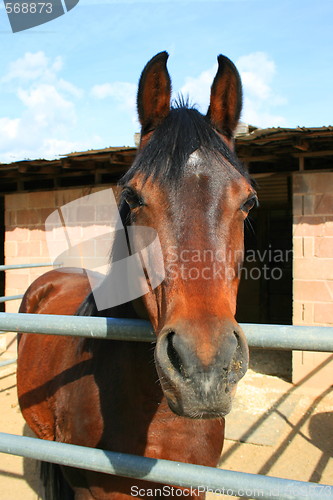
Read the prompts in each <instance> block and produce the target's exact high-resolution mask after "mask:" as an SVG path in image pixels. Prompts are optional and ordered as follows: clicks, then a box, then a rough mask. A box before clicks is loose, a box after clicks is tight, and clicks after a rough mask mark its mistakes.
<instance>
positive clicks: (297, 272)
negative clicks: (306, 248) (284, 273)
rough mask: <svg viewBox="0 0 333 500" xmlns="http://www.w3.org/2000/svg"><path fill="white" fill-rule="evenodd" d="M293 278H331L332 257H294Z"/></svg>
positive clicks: (332, 273) (332, 269) (332, 274)
mask: <svg viewBox="0 0 333 500" xmlns="http://www.w3.org/2000/svg"><path fill="white" fill-rule="evenodd" d="M293 274H294V279H303V280H308V281H310V280H332V279H333V259H318V258H312V259H311V258H305V257H304V258H303V259H297V258H296V259H294V269H293Z"/></svg>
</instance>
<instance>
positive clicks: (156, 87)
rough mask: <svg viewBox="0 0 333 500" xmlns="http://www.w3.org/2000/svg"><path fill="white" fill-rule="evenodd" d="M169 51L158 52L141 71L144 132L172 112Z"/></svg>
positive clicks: (140, 105) (140, 107)
mask: <svg viewBox="0 0 333 500" xmlns="http://www.w3.org/2000/svg"><path fill="white" fill-rule="evenodd" d="M168 57H169V55H168V53H167V52H160V53H159V54H156V56H154V57H153V58H152V59H151V60H150V61H149V62H148V63H147V64H146V66H145V68H144V70H143V71H142V73H141V77H140V81H139V89H138V96H137V107H138V115H139V120H140V123H141V126H142V134H145V133H148V132H150V131H152V130H154V129H155V128H156V127H157V125H159V124H160V123H161V122H162V121H163V119H164V118H166V116H167V115H168V114H169V112H170V97H171V80H170V76H169V73H168V70H167V67H166V63H167V60H168Z"/></svg>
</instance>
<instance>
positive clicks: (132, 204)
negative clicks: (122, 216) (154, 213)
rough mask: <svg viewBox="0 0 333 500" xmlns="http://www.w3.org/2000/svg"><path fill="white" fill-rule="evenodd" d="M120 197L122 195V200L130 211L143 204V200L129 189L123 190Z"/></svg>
mask: <svg viewBox="0 0 333 500" xmlns="http://www.w3.org/2000/svg"><path fill="white" fill-rule="evenodd" d="M122 195H123V198H124V200H125V201H126V203H127V205H128V206H129V208H130V209H131V210H133V209H134V208H137V207H141V206H142V205H144V202H143V199H142V198H141V196H140V195H139V194H138V193H137V192H136V191H134V190H133V189H130V188H126V189H124V191H123V193H122Z"/></svg>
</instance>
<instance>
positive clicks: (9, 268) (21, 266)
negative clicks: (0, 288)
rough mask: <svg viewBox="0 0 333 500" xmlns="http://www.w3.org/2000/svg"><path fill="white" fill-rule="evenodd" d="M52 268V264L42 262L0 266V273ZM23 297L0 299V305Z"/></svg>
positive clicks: (12, 296)
mask: <svg viewBox="0 0 333 500" xmlns="http://www.w3.org/2000/svg"><path fill="white" fill-rule="evenodd" d="M50 266H53V264H52V262H42V263H37V264H5V265H3V264H1V265H0V271H12V270H15V269H29V268H35V267H50ZM22 297H23V295H22V294H20V295H7V296H4V297H0V304H2V303H3V302H8V301H9V300H19V299H22Z"/></svg>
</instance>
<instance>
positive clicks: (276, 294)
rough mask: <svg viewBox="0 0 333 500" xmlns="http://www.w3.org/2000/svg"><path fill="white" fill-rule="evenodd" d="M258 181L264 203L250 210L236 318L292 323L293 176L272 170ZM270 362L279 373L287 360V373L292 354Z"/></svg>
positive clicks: (264, 353) (272, 370) (284, 353)
mask: <svg viewBox="0 0 333 500" xmlns="http://www.w3.org/2000/svg"><path fill="white" fill-rule="evenodd" d="M257 182H258V187H257V191H258V197H259V203H260V206H259V207H258V208H257V209H255V211H254V212H253V214H252V212H251V213H250V216H249V223H246V227H245V260H244V266H243V269H242V273H241V282H240V286H239V293H238V304H237V313H236V318H237V321H239V322H240V323H269V324H284V325H286V324H292V262H293V257H292V197H291V189H290V178H289V177H288V176H287V175H278V174H273V175H269V176H267V177H263V178H259V179H257ZM255 351H256V353H257V356H259V357H264V358H265V359H266V360H267V359H268V356H269V351H267V350H263V351H262V350H255ZM259 351H260V352H259ZM271 354H272V353H271ZM253 355H254V353H253V352H252V357H253ZM279 356H280V357H281V359H279ZM266 364H267V363H266ZM270 364H271V366H267V367H266V370H268V371H265V373H270V374H277V373H276V372H277V371H279V370H280V371H281V369H282V366H283V365H285V367H284V370H285V371H287V372H289V370H291V353H290V352H288V351H279V352H277V351H276V354H275V355H274V356H273V357H272V359H271V361H270ZM279 365H280V366H279ZM258 371H261V370H260V369H259V370H258ZM285 375H286V378H289V375H287V374H285Z"/></svg>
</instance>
